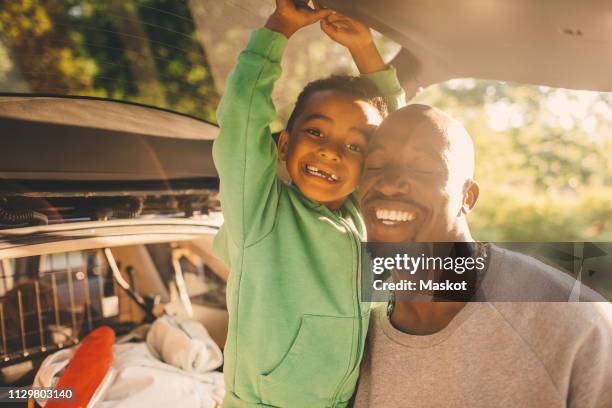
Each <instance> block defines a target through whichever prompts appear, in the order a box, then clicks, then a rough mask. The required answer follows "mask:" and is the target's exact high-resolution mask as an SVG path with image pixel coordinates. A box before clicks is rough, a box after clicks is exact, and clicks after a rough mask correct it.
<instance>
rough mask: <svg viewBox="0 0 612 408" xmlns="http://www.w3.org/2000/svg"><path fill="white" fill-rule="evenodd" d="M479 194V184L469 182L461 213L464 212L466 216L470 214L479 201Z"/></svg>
mask: <svg viewBox="0 0 612 408" xmlns="http://www.w3.org/2000/svg"><path fill="white" fill-rule="evenodd" d="M479 194H480V187H479V186H478V183H477V182H476V181H474V180H469V181H468V182H467V188H466V190H465V194H464V195H463V203H462V205H461V212H463V213H464V214H469V213H470V212H471V211H472V210H473V209H474V207H475V206H476V202H477V201H478V195H479Z"/></svg>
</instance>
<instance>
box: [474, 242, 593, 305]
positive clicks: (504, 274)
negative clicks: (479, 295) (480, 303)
mask: <svg viewBox="0 0 612 408" xmlns="http://www.w3.org/2000/svg"><path fill="white" fill-rule="evenodd" d="M490 256H491V259H490V263H489V270H488V271H487V275H486V276H485V278H484V280H483V290H484V295H485V297H486V300H490V301H493V302H495V301H511V302H512V301H514V302H567V301H570V300H580V301H587V302H605V299H604V298H603V297H602V296H601V295H599V294H598V293H597V292H595V291H593V290H592V289H590V288H589V287H587V286H585V285H583V284H582V283H581V282H580V281H578V280H576V279H575V278H574V277H573V276H571V275H569V274H567V273H565V272H562V271H561V270H559V269H557V268H555V267H553V266H551V265H548V264H546V263H544V262H542V261H540V260H538V259H536V258H534V257H531V256H528V255H525V254H521V253H518V252H514V251H510V250H508V249H504V248H500V247H498V246H496V245H490Z"/></svg>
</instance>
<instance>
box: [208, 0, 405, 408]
mask: <svg viewBox="0 0 612 408" xmlns="http://www.w3.org/2000/svg"><path fill="white" fill-rule="evenodd" d="M321 19H324V20H323V21H322V22H321V27H322V29H323V31H324V32H325V33H327V34H328V35H329V36H330V37H331V38H332V39H334V40H335V41H337V42H339V43H341V44H342V45H345V46H346V47H347V48H348V49H349V51H350V52H351V54H352V56H353V58H354V60H355V62H356V64H357V67H358V68H359V70H360V72H361V73H362V76H366V77H367V79H364V78H363V77H362V78H354V77H331V78H328V79H323V80H319V81H315V82H312V83H310V84H308V85H307V86H306V88H305V89H304V90H303V91H302V93H301V94H300V96H299V97H298V100H297V103H296V106H295V109H294V111H293V113H292V115H291V117H290V119H289V121H288V123H287V127H286V129H285V130H284V131H282V132H281V134H280V137H279V141H278V147H277V146H275V145H274V142H273V139H272V137H271V134H270V128H269V124H270V123H271V122H272V120H273V119H274V118H275V116H276V112H275V109H274V106H273V104H272V98H271V95H272V89H273V86H274V83H275V81H276V80H277V79H278V77H279V76H280V73H281V67H280V60H281V57H282V54H283V51H284V49H285V47H286V44H287V39H288V38H289V37H290V36H291V35H292V34H293V33H294V32H295V31H297V30H298V29H299V28H300V27H303V26H306V25H309V24H312V23H314V22H316V21H319V20H321ZM364 74H365V75H364ZM370 81H371V82H370ZM377 95H382V96H383V97H382V98H381V97H380V96H377ZM403 99H404V94H403V91H402V89H401V87H400V86H399V84H398V82H397V78H396V76H395V72H394V70H393V69H385V66H384V63H383V62H382V59H381V57H380V55H379V54H378V51H377V50H376V47H375V46H374V44H373V42H372V37H371V34H370V31H369V29H368V28H367V27H365V26H363V25H362V24H360V23H357V22H354V21H352V20H350V19H348V18H346V17H343V16H340V15H338V14H334V13H333V12H332V11H330V10H320V9H317V10H315V9H311V8H308V7H299V8H296V7H295V6H294V4H293V3H292V2H291V1H290V0H278V1H277V9H276V10H275V12H274V13H273V14H272V16H270V18H269V19H268V22H267V23H266V27H265V28H262V29H259V30H255V31H254V32H253V33H252V35H251V38H250V41H249V43H248V45H247V47H246V49H245V50H244V51H243V52H242V53H241V54H240V56H239V58H238V61H237V65H236V67H235V69H234V71H233V73H232V74H231V76H230V78H229V81H228V85H227V89H226V91H225V94H224V96H223V99H222V101H221V104H220V106H219V110H218V119H219V125H220V133H219V136H218V138H217V139H216V141H215V143H214V147H213V155H214V160H215V165H216V166H217V170H218V172H219V178H220V181H221V195H222V200H221V202H222V207H223V213H224V217H225V224H224V227H223V228H222V230H221V231H220V232H219V234H218V235H217V239H216V241H215V250H216V252H217V254H218V255H219V256H220V257H221V258H222V259H223V260H224V261H225V262H226V263H227V264H229V266H230V271H231V272H230V276H229V281H228V292H227V293H228V295H227V296H228V310H229V313H230V320H229V332H228V339H227V342H226V346H225V350H224V354H225V365H224V374H225V387H226V397H225V400H224V403H223V406H224V407H243V406H275V407H309V408H312V407H329V406H345V405H346V404H347V403H348V401H349V399H350V398H351V395H352V393H353V390H354V387H355V383H356V380H357V376H358V373H359V362H360V360H361V356H362V352H363V344H364V339H365V334H366V331H367V326H368V317H369V310H368V309H367V308H365V307H363V306H362V305H361V304H360V302H359V284H358V275H359V273H358V272H359V262H360V240H361V239H362V238H364V227H363V222H362V220H361V216H360V214H359V210H358V207H357V203H356V199H355V195H354V191H355V187H356V185H357V184H358V182H359V178H360V174H361V168H362V166H363V161H364V152H365V149H366V147H367V143H368V139H369V137H370V134H371V133H372V132H373V130H374V129H375V128H376V126H377V125H378V124H379V123H380V122H381V121H382V118H383V116H384V115H385V114H386V109H385V103H386V104H387V106H388V107H389V109H395V107H397V106H398V105H400V104H402V103H403ZM278 157H280V158H281V159H283V160H284V161H286V166H287V170H288V172H289V175H290V177H291V183H290V184H285V183H283V182H282V181H281V180H279V178H278V177H277V174H276V171H277V159H278Z"/></svg>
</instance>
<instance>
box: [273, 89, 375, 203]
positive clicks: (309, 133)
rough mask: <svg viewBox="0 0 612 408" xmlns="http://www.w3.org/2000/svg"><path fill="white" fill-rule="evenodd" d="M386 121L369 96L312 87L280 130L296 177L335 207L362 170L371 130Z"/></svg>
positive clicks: (282, 154) (315, 197) (307, 192)
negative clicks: (297, 111) (287, 128)
mask: <svg viewBox="0 0 612 408" xmlns="http://www.w3.org/2000/svg"><path fill="white" fill-rule="evenodd" d="M381 121H382V116H381V114H380V113H379V112H378V110H377V109H376V108H375V107H374V106H372V105H371V104H369V103H368V102H366V101H364V100H360V99H356V98H355V97H353V96H350V95H347V94H344V93H342V92H337V91H317V92H315V93H313V94H312V95H311V96H310V97H309V98H308V100H307V101H306V104H305V106H304V109H303V111H302V112H301V114H300V115H299V116H298V117H297V119H296V120H295V122H294V125H293V128H292V129H291V134H290V135H289V133H288V132H287V131H283V132H281V134H280V138H279V142H278V149H279V155H280V157H281V159H283V160H285V161H286V162H287V170H288V171H289V175H290V176H291V180H292V181H293V183H295V184H296V185H297V187H298V188H299V189H300V191H301V192H302V193H303V194H304V195H305V196H306V197H308V198H310V199H312V200H315V201H319V202H321V203H323V204H324V205H326V206H327V207H328V208H329V209H331V210H336V209H338V208H339V207H340V206H341V205H342V203H343V202H344V200H345V199H346V197H347V196H348V195H349V194H351V193H352V192H353V191H354V190H355V187H356V186H357V184H358V183H359V178H360V175H361V170H362V166H363V162H364V158H365V150H366V148H367V145H368V140H369V138H370V135H371V134H372V133H373V132H374V130H375V129H376V127H377V126H378V125H379V124H380V122H381Z"/></svg>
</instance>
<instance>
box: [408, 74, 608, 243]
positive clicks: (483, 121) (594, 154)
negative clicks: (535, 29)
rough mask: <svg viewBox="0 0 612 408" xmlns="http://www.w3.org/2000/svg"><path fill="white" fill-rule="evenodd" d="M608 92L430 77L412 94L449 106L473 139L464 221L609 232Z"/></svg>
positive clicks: (504, 228)
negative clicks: (474, 184) (469, 203)
mask: <svg viewBox="0 0 612 408" xmlns="http://www.w3.org/2000/svg"><path fill="white" fill-rule="evenodd" d="M611 99H612V98H611V96H610V95H609V94H605V93H597V92H584V91H569V90H564V89H550V88H546V87H538V86H530V85H518V84H511V83H504V82H497V81H484V80H472V79H465V80H454V81H449V82H446V83H444V84H440V85H435V86H432V87H430V88H428V89H427V90H425V91H424V92H422V93H421V94H419V95H417V97H416V98H415V100H414V101H413V102H419V103H427V104H430V105H432V106H436V107H438V108H440V109H443V110H445V111H447V112H448V113H450V114H451V115H453V116H454V117H456V118H457V119H459V120H461V121H462V122H463V123H464V125H465V126H466V128H467V129H468V131H469V132H470V134H471V135H472V138H473V139H474V145H475V148H476V179H477V180H478V181H479V183H480V186H481V189H480V190H481V195H480V200H479V202H478V204H477V206H476V209H475V211H474V212H473V213H472V215H471V222H470V224H471V226H472V228H473V230H474V234H475V236H476V238H477V239H480V240H484V241H589V240H592V241H610V240H612V169H610V164H609V158H610V157H612V115H611V114H612V111H611V110H609V102H610V100H611ZM496 115H497V116H496ZM500 117H501V118H502V119H505V120H501V121H499V120H498V123H496V122H495V120H496V118H497V119H499V118H500ZM499 122H501V123H499ZM587 122H589V123H590V128H588V129H586V130H585V123H587Z"/></svg>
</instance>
